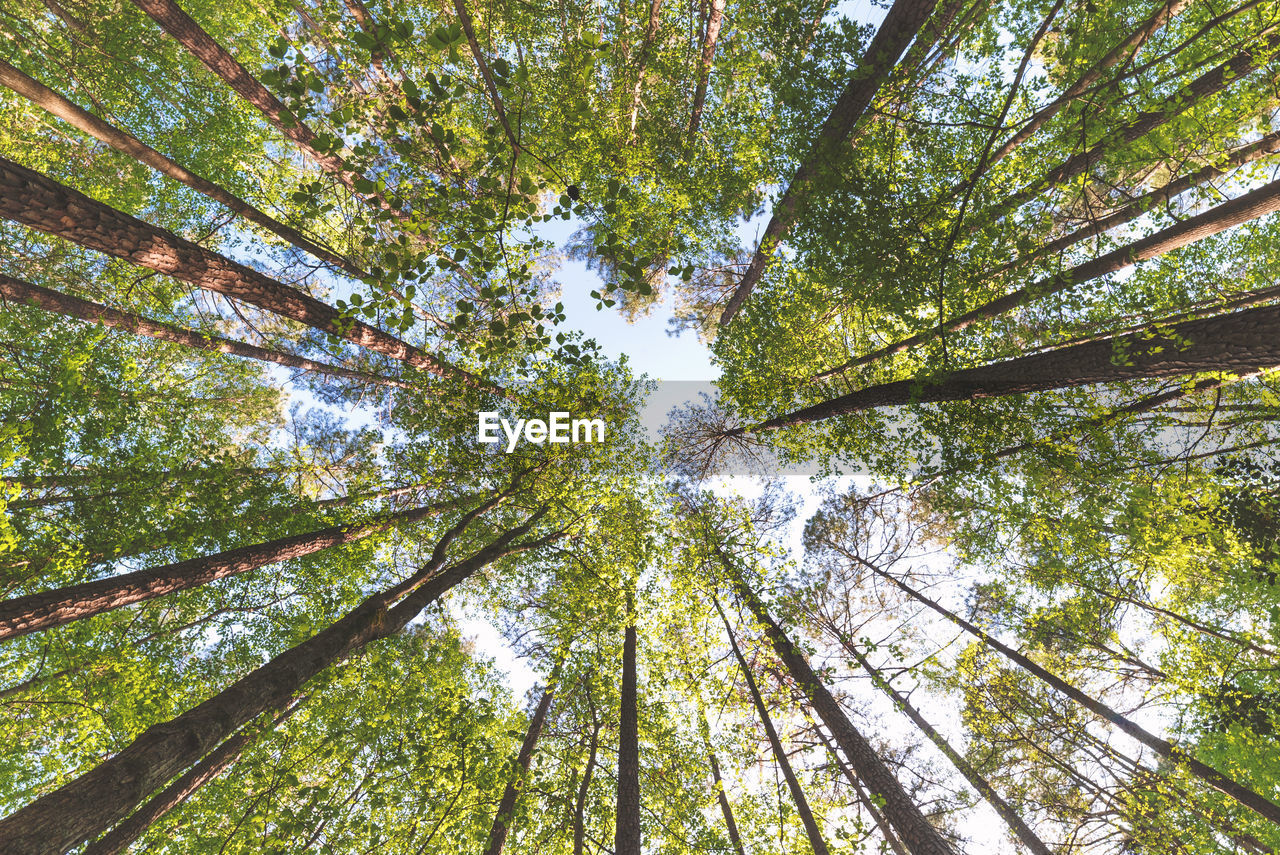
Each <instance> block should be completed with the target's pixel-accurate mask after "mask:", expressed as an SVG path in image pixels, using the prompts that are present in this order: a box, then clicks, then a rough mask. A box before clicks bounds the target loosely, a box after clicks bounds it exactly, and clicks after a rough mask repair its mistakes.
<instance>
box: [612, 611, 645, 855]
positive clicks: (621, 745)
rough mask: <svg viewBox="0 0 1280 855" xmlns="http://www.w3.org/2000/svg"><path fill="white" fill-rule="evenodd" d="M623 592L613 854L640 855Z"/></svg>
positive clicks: (636, 741) (630, 657)
mask: <svg viewBox="0 0 1280 855" xmlns="http://www.w3.org/2000/svg"><path fill="white" fill-rule="evenodd" d="M632 608H633V603H632V598H631V596H630V595H628V596H627V628H626V633H625V635H624V636H623V641H622V704H621V710H620V713H619V721H618V801H617V814H616V816H617V819H616V825H615V828H614V837H613V851H614V855H640V727H639V718H638V714H637V710H636V703H637V697H636V627H635V618H634V616H633V615H632V614H631V611H632Z"/></svg>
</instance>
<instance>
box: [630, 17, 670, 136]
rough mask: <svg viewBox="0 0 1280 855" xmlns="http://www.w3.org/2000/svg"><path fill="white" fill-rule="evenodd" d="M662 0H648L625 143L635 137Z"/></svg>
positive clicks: (656, 34) (656, 35)
mask: <svg viewBox="0 0 1280 855" xmlns="http://www.w3.org/2000/svg"><path fill="white" fill-rule="evenodd" d="M661 14H662V0H649V23H648V24H647V25H646V26H645V29H644V41H643V42H642V43H641V44H640V54H639V56H637V57H636V83H635V86H634V87H633V88H632V90H631V106H630V108H629V109H628V116H629V121H628V125H627V127H628V128H629V130H628V132H627V133H628V135H627V143H628V144H631V143H634V142H635V139H636V121H637V120H638V118H639V116H640V95H641V93H642V92H643V91H644V75H645V72H646V71H648V70H649V57H650V55H651V54H652V53H653V43H654V40H656V39H657V37H658V24H659V23H661Z"/></svg>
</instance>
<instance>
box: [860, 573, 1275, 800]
mask: <svg viewBox="0 0 1280 855" xmlns="http://www.w3.org/2000/svg"><path fill="white" fill-rule="evenodd" d="M859 563H860V564H861V565H862V566H864V567H866V568H867V569H868V570H870V571H871V572H872V573H874V574H875V575H877V576H879V577H880V578H882V579H885V580H886V581H888V582H890V583H891V584H893V585H894V586H896V587H897V588H898V589H900V590H901V591H903V592H904V593H905V594H907V596H909V597H911V598H912V599H913V600H915V601H916V602H918V603H920V604H922V605H924V606H927V607H929V608H930V609H932V610H933V611H935V612H937V613H938V614H940V615H942V616H943V617H944V618H946V619H947V620H949V621H951V622H952V623H953V624H955V625H956V626H958V627H960V628H961V629H963V630H964V631H965V632H967V633H969V634H970V635H972V636H973V637H974V638H976V639H978V640H979V641H981V642H982V643H983V644H985V645H987V646H988V647H990V648H991V649H992V650H995V651H997V652H999V653H1000V654H1001V655H1003V656H1004V657H1005V658H1006V659H1008V660H1009V661H1010V662H1013V663H1014V664H1015V665H1017V666H1019V667H1020V668H1022V669H1023V670H1025V671H1027V672H1028V673H1030V674H1032V675H1034V676H1035V677H1037V678H1039V679H1040V680H1042V681H1044V682H1045V683H1047V684H1048V685H1049V686H1051V687H1053V688H1054V689H1056V690H1057V691H1058V692H1060V693H1062V694H1064V695H1066V696H1067V697H1069V698H1071V700H1073V701H1075V702H1076V703H1078V704H1080V705H1081V706H1082V707H1084V708H1085V709H1087V710H1089V711H1090V712H1091V713H1093V714H1094V715H1096V716H1098V717H1099V718H1101V719H1103V720H1105V721H1108V722H1110V723H1111V724H1112V725H1114V726H1115V727H1116V728H1117V729H1118V730H1120V731H1122V732H1123V733H1125V734H1126V735H1127V736H1129V737H1131V738H1133V739H1134V740H1136V741H1138V742H1140V743H1142V744H1143V745H1145V746H1146V747H1147V748H1150V749H1151V750H1152V751H1154V752H1155V753H1156V755H1157V756H1159V757H1160V758H1161V759H1163V760H1166V761H1168V762H1170V763H1173V764H1175V765H1178V766H1181V767H1182V768H1183V769H1185V770H1186V771H1187V772H1189V773H1190V774H1192V775H1194V776H1195V777H1196V778H1199V779H1200V781H1201V782H1202V783H1204V784H1205V785H1206V786H1209V787H1212V788H1213V789H1215V790H1217V791H1218V792H1220V793H1222V794H1223V795H1225V796H1228V797H1229V798H1232V799H1234V800H1235V801H1237V802H1239V803H1240V804H1241V805H1243V806H1245V807H1247V808H1249V809H1250V810H1252V811H1253V812H1254V813H1256V814H1258V815H1259V816H1261V817H1263V818H1264V819H1267V820H1270V821H1271V822H1274V823H1277V824H1280V805H1277V804H1276V803H1275V802H1273V801H1271V800H1270V799H1267V798H1265V797H1263V796H1261V795H1259V794H1258V793H1256V792H1254V791H1253V790H1251V789H1250V788H1248V787H1246V786H1244V785H1243V784H1241V783H1240V782H1238V781H1236V780H1234V779H1232V778H1229V777H1227V776H1226V775H1224V774H1222V773H1221V772H1219V771H1218V770H1217V769H1214V768H1213V767H1211V766H1208V765H1206V764H1204V763H1201V762H1200V761H1199V760H1197V759H1195V758H1194V757H1193V756H1191V754H1189V753H1188V752H1187V751H1186V750H1185V749H1183V748H1182V747H1181V746H1179V745H1177V744H1175V743H1172V742H1169V741H1168V740H1166V739H1161V738H1160V737H1158V736H1156V735H1155V734H1153V733H1151V732H1150V731H1148V730H1146V729H1145V728H1143V727H1142V726H1140V725H1138V724H1137V723H1135V722H1133V721H1131V720H1130V719H1128V718H1126V717H1125V716H1123V715H1121V714H1120V713H1118V712H1116V711H1115V710H1113V709H1111V708H1110V707H1109V706H1107V705H1106V704H1104V703H1103V702H1102V701H1100V700H1098V699H1096V698H1094V697H1092V696H1090V695H1088V694H1086V693H1084V692H1082V691H1081V690H1079V689H1077V688H1076V687H1075V686H1073V685H1071V684H1070V683H1068V682H1067V681H1066V680H1063V679H1062V678H1061V677H1059V676H1057V675H1056V674H1054V673H1052V672H1051V671H1049V670H1048V669H1047V668H1044V667H1043V666H1041V665H1039V664H1038V663H1036V662H1035V661H1034V660H1032V659H1030V658H1028V657H1026V656H1023V655H1022V654H1021V653H1019V652H1018V651H1016V650H1014V649H1013V648H1011V647H1009V646H1008V645H1006V644H1002V643H1001V642H1000V641H997V640H996V639H995V638H993V637H992V636H991V635H989V634H987V633H986V632H984V631H983V630H981V629H979V628H978V627H976V626H974V625H973V624H972V623H970V622H969V621H967V620H965V619H964V618H962V617H960V616H959V615H957V614H955V613H954V612H952V611H950V610H948V609H947V608H945V607H944V606H941V605H939V604H938V603H936V602H934V601H933V600H931V599H929V598H928V597H926V596H925V595H924V594H922V593H920V592H919V591H917V590H915V589H914V588H912V587H910V586H909V585H907V584H906V583H905V582H903V581H902V580H901V579H899V578H898V577H897V576H894V575H892V574H891V573H887V572H885V571H884V570H881V569H880V568H879V567H876V566H875V565H874V564H872V563H870V562H859Z"/></svg>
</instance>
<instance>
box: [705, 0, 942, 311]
mask: <svg viewBox="0 0 1280 855" xmlns="http://www.w3.org/2000/svg"><path fill="white" fill-rule="evenodd" d="M936 3H937V0H894V4H893V8H891V9H890V10H889V14H888V15H886V16H885V19H884V23H882V24H881V25H880V29H879V31H878V32H877V33H876V35H875V38H873V39H872V40H871V44H870V45H869V46H868V47H867V52H866V54H864V55H863V57H862V61H861V62H860V63H859V64H858V68H857V69H856V70H855V71H854V72H853V75H852V77H851V78H850V79H849V83H848V85H846V86H845V89H844V91H843V92H841V93H840V97H839V99H838V100H837V101H836V103H835V107H834V108H832V110H831V115H829V116H828V117H827V119H826V121H825V122H823V124H822V128H821V129H820V130H819V131H818V137H817V139H816V140H814V143H813V147H812V148H810V149H809V153H808V154H807V155H806V156H805V159H804V161H803V162H802V163H801V164H800V167H799V168H798V169H797V170H796V174H795V176H794V177H792V179H791V183H790V184H789V185H788V186H787V189H786V190H785V191H783V194H782V198H780V199H779V200H778V201H777V204H775V205H774V206H773V214H772V216H771V217H770V218H769V224H768V225H767V226H766V227H765V230H764V236H763V237H762V238H761V239H760V246H759V247H758V248H757V249H756V252H755V255H753V256H752V258H751V263H750V265H749V266H748V267H747V272H746V273H745V274H743V277H742V280H741V281H740V282H739V283H738V287H737V288H736V289H735V290H734V292H733V294H732V296H730V298H729V302H728V304H727V305H726V306H725V308H724V312H723V313H722V314H721V315H720V323H721V324H727V323H729V322H730V321H732V320H733V317H734V315H736V314H738V311H739V310H740V309H741V308H742V304H743V303H744V302H746V299H747V297H748V296H750V294H751V291H752V290H753V289H754V288H755V287H756V284H757V283H758V282H759V281H760V277H761V275H763V274H764V269H765V266H766V265H767V264H768V263H769V259H770V258H771V257H772V256H773V253H774V250H776V249H777V248H778V243H779V242H780V241H781V240H782V238H783V237H785V236H786V234H787V232H788V231H790V229H791V226H792V224H793V223H794V222H795V220H796V216H797V214H798V213H799V209H800V204H801V203H802V202H803V201H804V199H805V198H806V197H807V196H808V195H809V193H810V191H811V190H812V188H813V186H814V184H815V180H816V179H817V178H819V177H820V176H821V175H822V173H823V171H824V167H825V164H826V163H827V162H828V161H829V160H830V159H831V157H832V156H833V155H834V154H836V153H837V152H838V150H839V147H840V145H841V144H842V143H843V142H844V141H845V140H846V139H848V138H849V135H850V134H851V133H853V128H854V126H855V125H856V124H857V123H858V120H859V119H861V118H862V114H863V113H864V112H866V109H867V107H868V106H870V104H871V99H872V98H873V97H875V94H876V92H878V91H879V89H880V87H881V86H882V85H884V82H885V80H887V79H888V77H889V73H890V72H892V71H893V68H894V66H895V65H896V64H897V62H898V58H899V57H900V56H902V52H903V51H904V50H906V48H907V45H908V44H910V43H911V40H912V39H913V38H915V35H916V33H917V32H918V31H919V29H920V28H921V27H922V26H924V23H925V21H927V20H928V19H929V15H930V14H932V12H933V7H934V6H935V5H936Z"/></svg>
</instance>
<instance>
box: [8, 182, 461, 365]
mask: <svg viewBox="0 0 1280 855" xmlns="http://www.w3.org/2000/svg"><path fill="white" fill-rule="evenodd" d="M0 216H3V217H5V218H7V219H10V220H13V221H15V222H19V223H22V224H23V225H25V226H29V227H31V228H33V229H37V230H39V231H42V232H46V233H48V234H52V235H56V236H57V237H61V238H65V239H66V240H69V241H72V242H73V243H78V244H80V245H81V246H84V247H88V248H89V249H94V250H97V251H99V252H103V253H106V254H107V255H111V256H114V257H116V258H122V259H125V260H126V261H129V262H132V263H133V264H137V265H139V266H141V267H146V268H147V269H149V270H154V271H156V272H157V273H163V274H165V275H166V276H172V277H173V278H175V279H179V280H181V281H183V282H187V283H189V284H191V285H195V286H196V287H199V288H205V289H207V290H209V291H216V292H217V293H219V294H225V295H227V296H228V297H234V298H236V299H238V300H242V301H243V302H246V303H249V304H251V305H254V306H257V307H258V308H261V309H265V310H267V311H269V312H275V313H276V314H278V315H281V316H283V317H286V318H290V319H291V320H295V321H298V322H299V323H303V324H306V325H307V326H310V327H314V328H315V329H318V330H321V331H323V332H326V333H331V334H333V335H337V336H340V337H341V338H344V339H346V340H347V341H350V342H352V343H353V344H358V345H360V346H361V347H364V348H368V349H369V350H373V351H376V352H378V353H382V354H385V355H386V356H390V357H393V358H395V359H399V360H402V361H403V362H405V363H407V364H409V365H412V366H413V367H415V368H419V369H421V370H423V371H428V372H430V373H432V374H436V375H438V376H441V377H455V378H459V379H461V380H463V381H464V382H466V383H467V384H468V385H471V386H478V385H481V383H480V381H479V380H478V379H477V378H476V377H474V376H473V375H471V374H469V373H468V372H466V371H463V370H462V369H460V368H455V367H453V366H451V365H448V364H447V363H444V362H442V361H441V360H439V359H437V358H436V357H434V356H432V355H431V354H429V353H426V352H424V351H422V350H419V349H418V348H416V347H414V346H413V345H411V344H408V343H407V342H404V341H401V340H400V339H398V338H396V337H395V336H393V335H391V334H390V333H386V332H383V331H382V330H380V329H377V328H375V327H371V326H369V325H368V324H365V323H362V322H360V321H354V320H351V319H347V318H343V317H342V316H341V314H340V313H339V312H338V310H337V309H335V308H333V307H332V306H330V305H328V304H326V303H323V302H321V301H320V300H317V299H315V298H314V297H311V296H310V295H307V294H304V293H302V292H301V291H299V290H297V289H295V288H290V287H289V286H287V285H284V284H282V283H280V282H277V281H275V280H274V279H271V278H269V277H267V276H264V275H263V274H261V273H259V272H258V271H256V270H253V269H251V268H249V267H246V266H244V265H243V264H239V263H237V262H235V261H232V260H231V259H229V258H226V257H224V256H221V255H219V254H217V253H216V252H212V251H210V250H207V249H205V248H204V247H202V246H198V245H197V244H194V243H192V242H191V241H189V240H185V239H183V238H180V237H178V236H177V235H175V234H173V233H172V232H169V231H165V230H164V229H161V228H157V227H156V226H152V225H149V224H148V223H144V222H143V221H142V220H139V219H136V218H134V217H131V216H129V215H128V214H125V213H122V212H120V211H117V210H115V209H114V208H110V207H108V206H106V205H103V204H102V203H101V202H97V201H95V200H93V199H90V198H89V197H88V196H86V195H84V194H83V193H79V192H77V191H75V190H72V189H71V188H69V187H64V186H62V185H61V184H58V183H57V182H56V181H53V180H52V179H50V178H48V177H46V176H44V175H41V174H40V173H38V172H34V171H32V170H30V169H27V168H26V167H24V166H20V165H18V164H16V163H13V162H12V161H9V160H5V159H3V158H0Z"/></svg>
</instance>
